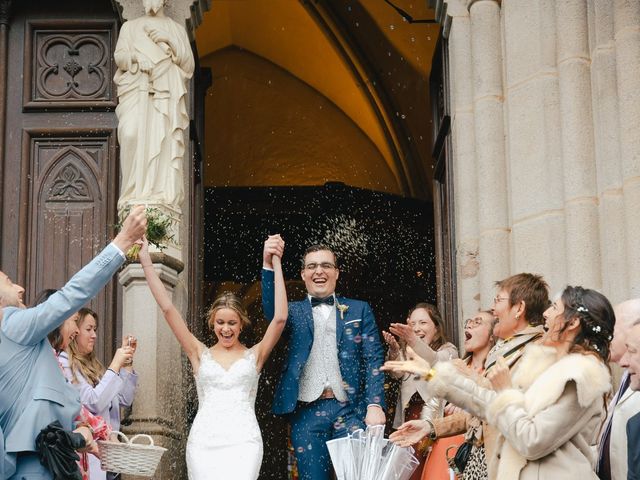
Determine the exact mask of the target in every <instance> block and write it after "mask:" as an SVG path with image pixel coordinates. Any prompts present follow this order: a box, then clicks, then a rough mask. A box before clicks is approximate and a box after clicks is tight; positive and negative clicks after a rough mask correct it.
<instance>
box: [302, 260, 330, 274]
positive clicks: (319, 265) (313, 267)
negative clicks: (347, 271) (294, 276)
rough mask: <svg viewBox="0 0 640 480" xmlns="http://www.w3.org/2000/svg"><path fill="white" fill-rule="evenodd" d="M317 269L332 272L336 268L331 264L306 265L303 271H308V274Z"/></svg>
mask: <svg viewBox="0 0 640 480" xmlns="http://www.w3.org/2000/svg"><path fill="white" fill-rule="evenodd" d="M318 267H320V268H321V269H322V270H333V269H335V268H336V266H335V265H334V264H333V263H331V262H322V263H307V264H306V265H305V266H304V268H305V270H309V271H310V272H313V271H314V270H315V269H316V268H318Z"/></svg>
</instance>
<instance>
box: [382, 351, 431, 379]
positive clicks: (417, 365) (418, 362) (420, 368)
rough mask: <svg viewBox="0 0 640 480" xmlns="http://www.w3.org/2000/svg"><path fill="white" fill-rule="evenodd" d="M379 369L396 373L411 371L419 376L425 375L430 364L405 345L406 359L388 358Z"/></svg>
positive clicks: (429, 368)
mask: <svg viewBox="0 0 640 480" xmlns="http://www.w3.org/2000/svg"><path fill="white" fill-rule="evenodd" d="M380 370H384V371H387V372H397V373H403V372H406V373H411V374H413V375H417V376H419V377H426V376H427V374H428V373H429V370H431V365H430V364H429V362H427V361H426V360H425V359H424V358H422V357H421V356H419V355H417V354H416V352H414V351H413V349H412V348H411V347H407V360H389V361H388V362H385V364H384V365H383V366H382V368H381V369H380Z"/></svg>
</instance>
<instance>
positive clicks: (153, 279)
mask: <svg viewBox="0 0 640 480" xmlns="http://www.w3.org/2000/svg"><path fill="white" fill-rule="evenodd" d="M139 259H140V265H142V270H143V271H144V276H145V278H146V279H147V283H148V284H149V290H151V293H152V295H153V298H155V300H156V303H157V304H158V306H159V307H160V309H161V310H162V314H163V315H164V318H165V320H166V321H167V323H168V324H169V327H170V328H171V331H172V332H173V334H174V335H175V336H176V338H177V339H178V342H179V343H180V345H181V346H182V348H183V350H184V351H185V353H186V354H187V357H189V360H190V361H191V366H192V367H193V371H194V372H197V371H198V366H199V364H200V354H201V352H202V349H203V348H204V345H203V344H202V343H201V342H200V341H199V340H198V339H197V338H196V337H195V336H194V335H193V333H191V332H190V331H189V328H188V327H187V324H186V323H185V321H184V319H183V318H182V315H180V312H178V309H177V308H176V307H175V305H174V304H173V302H172V301H171V298H170V297H169V294H168V293H167V290H166V289H165V288H164V285H163V284H162V280H160V277H159V276H158V274H157V273H156V270H155V268H153V263H152V262H151V256H150V255H149V243H148V242H147V239H146V238H145V239H144V240H143V244H142V248H141V249H140V253H139Z"/></svg>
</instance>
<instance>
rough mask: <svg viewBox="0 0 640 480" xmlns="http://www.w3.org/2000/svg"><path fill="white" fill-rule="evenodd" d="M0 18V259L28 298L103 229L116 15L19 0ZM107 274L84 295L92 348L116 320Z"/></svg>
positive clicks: (81, 4)
mask: <svg viewBox="0 0 640 480" xmlns="http://www.w3.org/2000/svg"><path fill="white" fill-rule="evenodd" d="M9 18H10V21H9V24H8V25H9V34H8V58H9V63H8V65H7V83H6V85H4V86H5V87H6V89H5V95H6V112H7V117H6V118H7V121H6V130H5V132H4V135H5V152H4V153H5V154H4V169H2V172H3V175H2V179H1V181H2V188H3V192H2V193H3V195H2V208H1V211H2V248H1V255H2V256H1V264H2V269H3V270H4V271H5V272H7V273H8V274H9V275H10V276H12V277H13V278H14V279H15V280H16V281H18V282H20V283H21V284H22V285H24V286H25V288H26V300H27V302H32V301H33V300H34V298H35V296H36V295H37V293H38V292H39V291H40V290H42V289H44V288H59V287H61V286H62V285H63V284H64V283H65V281H66V280H67V279H68V278H70V277H71V276H72V275H73V274H74V273H75V272H77V271H78V270H79V269H80V267H81V266H82V265H84V264H86V263H87V262H88V261H89V260H90V259H91V258H92V257H93V256H94V255H95V254H96V253H97V252H99V251H100V250H101V249H102V248H103V247H104V246H105V244H106V243H107V242H108V241H109V239H110V238H111V237H112V235H113V230H114V228H113V227H114V225H113V224H114V220H115V218H116V213H115V203H116V195H117V192H118V181H117V179H118V167H117V165H118V163H117V155H116V153H117V152H116V117H115V113H114V108H115V105H116V95H115V89H114V85H113V82H112V78H113V74H114V73H115V71H114V63H113V54H112V53H113V50H114V46H115V42H116V38H117V37H116V35H117V25H118V16H117V14H116V13H115V12H114V10H113V7H112V4H111V2H110V1H109V0H102V1H97V0H92V1H91V2H87V1H64V2H41V1H37V0H28V1H25V0H21V1H20V2H15V1H14V2H13V5H12V9H11V13H10V17H9ZM113 283H114V282H112V284H111V285H110V286H108V287H107V289H105V290H103V291H102V292H101V293H100V294H99V295H98V297H97V298H96V299H94V300H93V301H92V302H91V304H90V307H91V308H93V309H94V310H96V312H97V313H98V315H99V319H100V321H99V328H100V331H99V332H98V337H99V344H98V354H99V355H100V356H103V355H104V354H105V350H106V351H107V352H109V353H110V350H111V346H112V344H113V342H114V335H115V333H116V323H119V322H116V320H115V318H114V316H115V312H116V310H117V308H116V288H115V285H113ZM105 347H106V348H105Z"/></svg>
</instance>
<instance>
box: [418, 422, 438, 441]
mask: <svg viewBox="0 0 640 480" xmlns="http://www.w3.org/2000/svg"><path fill="white" fill-rule="evenodd" d="M422 421H423V422H426V423H427V424H428V425H429V426H430V427H431V433H429V440H433V441H435V440H437V438H438V435H436V427H435V425H434V424H433V422H432V421H431V419H429V418H423V419H422Z"/></svg>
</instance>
